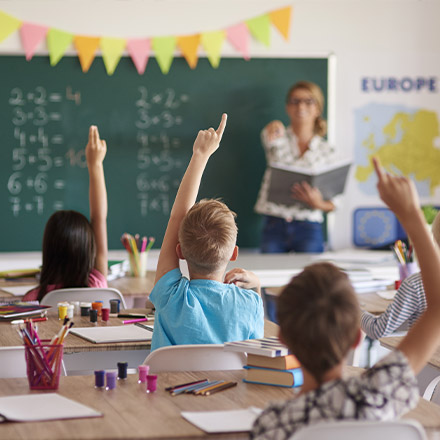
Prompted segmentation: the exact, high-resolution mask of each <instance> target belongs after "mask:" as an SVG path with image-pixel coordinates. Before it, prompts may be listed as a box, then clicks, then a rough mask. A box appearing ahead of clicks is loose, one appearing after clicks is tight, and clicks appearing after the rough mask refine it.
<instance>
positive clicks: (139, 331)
mask: <svg viewBox="0 0 440 440" xmlns="http://www.w3.org/2000/svg"><path fill="white" fill-rule="evenodd" d="M142 324H146V325H148V326H151V327H152V326H153V325H154V324H153V323H150V322H149V321H148V322H145V323H142ZM70 333H71V334H73V335H77V336H80V337H81V338H83V339H86V340H88V341H91V342H94V343H95V344H105V343H112V342H137V341H150V340H151V339H152V337H153V332H152V331H150V330H147V329H144V328H142V327H139V326H137V325H134V324H127V325H117V326H108V327H79V328H72V330H70Z"/></svg>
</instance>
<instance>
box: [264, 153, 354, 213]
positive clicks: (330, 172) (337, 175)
mask: <svg viewBox="0 0 440 440" xmlns="http://www.w3.org/2000/svg"><path fill="white" fill-rule="evenodd" d="M350 165H351V161H344V162H338V163H337V164H332V165H329V166H325V167H320V168H316V169H314V170H307V169H303V168H299V167H295V166H286V165H282V164H271V166H270V168H271V177H270V184H269V192H268V197H267V198H268V201H269V202H273V203H277V204H279V205H286V206H293V205H298V204H299V205H304V203H303V202H301V201H300V200H297V199H295V198H294V197H293V195H292V186H293V185H294V184H295V183H300V182H307V183H308V184H309V185H310V186H312V187H314V188H318V189H319V190H320V191H321V194H322V196H323V198H324V200H330V199H332V198H333V197H334V196H336V195H338V194H341V193H342V192H344V186H345V181H346V179H347V175H348V171H349V169H350ZM304 206H305V205H304Z"/></svg>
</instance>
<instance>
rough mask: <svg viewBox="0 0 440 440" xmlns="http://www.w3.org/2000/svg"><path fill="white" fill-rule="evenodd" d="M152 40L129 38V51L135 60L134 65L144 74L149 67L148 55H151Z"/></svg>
mask: <svg viewBox="0 0 440 440" xmlns="http://www.w3.org/2000/svg"><path fill="white" fill-rule="evenodd" d="M150 47H151V42H150V40H149V39H148V38H139V39H131V40H127V51H128V53H129V54H130V56H131V59H132V60H133V63H134V65H135V66H136V69H137V71H138V73H139V75H142V74H143V73H144V72H145V68H146V67H147V61H148V57H149V56H150Z"/></svg>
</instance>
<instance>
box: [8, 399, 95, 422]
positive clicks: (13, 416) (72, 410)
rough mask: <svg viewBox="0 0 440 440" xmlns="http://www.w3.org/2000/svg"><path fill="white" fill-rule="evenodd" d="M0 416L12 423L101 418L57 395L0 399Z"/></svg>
mask: <svg viewBox="0 0 440 440" xmlns="http://www.w3.org/2000/svg"><path fill="white" fill-rule="evenodd" d="M0 415H1V416H2V417H3V418H4V419H5V420H9V421H14V422H39V421H43V420H58V419H79V418H83V417H100V416H102V414H101V413H100V412H98V411H95V410H94V409H92V408H89V407H88V406H85V405H83V404H82V403H78V402H75V401H74V400H71V399H68V398H67V397H63V396H61V395H59V394H57V393H46V394H26V395H22V396H7V397H0Z"/></svg>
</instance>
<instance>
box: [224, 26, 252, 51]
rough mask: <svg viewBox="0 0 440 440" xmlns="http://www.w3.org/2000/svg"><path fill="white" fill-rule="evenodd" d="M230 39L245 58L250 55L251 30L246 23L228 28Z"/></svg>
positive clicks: (227, 32)
mask: <svg viewBox="0 0 440 440" xmlns="http://www.w3.org/2000/svg"><path fill="white" fill-rule="evenodd" d="M226 34H227V36H228V41H229V42H230V43H231V44H232V46H234V47H235V49H237V50H238V51H239V52H240V53H241V54H242V55H243V58H244V59H245V60H248V59H249V58H250V57H249V30H248V27H247V26H246V24H244V23H240V24H237V25H235V26H231V27H229V28H227V29H226Z"/></svg>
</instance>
